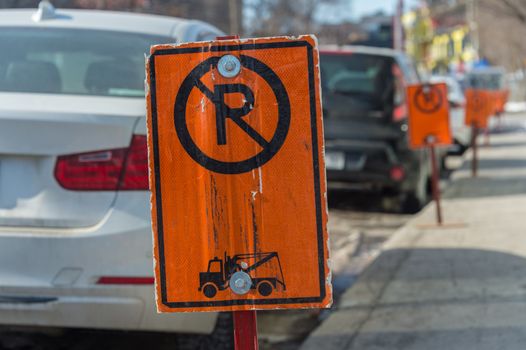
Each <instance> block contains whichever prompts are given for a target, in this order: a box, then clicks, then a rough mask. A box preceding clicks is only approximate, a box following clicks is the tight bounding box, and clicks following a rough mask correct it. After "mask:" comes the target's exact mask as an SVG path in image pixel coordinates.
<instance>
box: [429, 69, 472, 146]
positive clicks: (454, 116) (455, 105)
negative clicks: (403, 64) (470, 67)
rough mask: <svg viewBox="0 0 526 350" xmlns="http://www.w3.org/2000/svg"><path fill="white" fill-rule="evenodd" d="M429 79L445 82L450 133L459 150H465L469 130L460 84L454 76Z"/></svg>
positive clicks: (468, 140) (469, 139) (436, 76)
mask: <svg viewBox="0 0 526 350" xmlns="http://www.w3.org/2000/svg"><path fill="white" fill-rule="evenodd" d="M430 81H431V83H446V85H447V90H448V97H447V98H448V101H449V120H450V125H451V133H452V134H453V138H454V139H455V143H456V145H457V147H459V148H460V151H462V150H465V149H466V148H467V147H469V145H470V142H471V130H470V128H469V127H468V126H466V125H465V124H464V116H465V113H466V112H465V110H466V99H465V97H464V92H463V91H462V88H461V87H460V84H459V83H458V81H457V80H455V79H454V78H452V77H449V76H442V75H435V76H432V77H431V79H430Z"/></svg>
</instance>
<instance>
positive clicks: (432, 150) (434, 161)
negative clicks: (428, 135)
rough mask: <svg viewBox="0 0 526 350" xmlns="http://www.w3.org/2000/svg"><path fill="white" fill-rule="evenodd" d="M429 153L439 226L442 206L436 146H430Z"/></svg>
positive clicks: (432, 187)
mask: <svg viewBox="0 0 526 350" xmlns="http://www.w3.org/2000/svg"><path fill="white" fill-rule="evenodd" d="M429 153H430V161H431V190H432V192H433V200H434V201H435V206H436V215H437V224H438V225H442V207H441V206H440V184H439V174H438V165H437V159H436V152H435V145H434V144H433V143H430V144H429Z"/></svg>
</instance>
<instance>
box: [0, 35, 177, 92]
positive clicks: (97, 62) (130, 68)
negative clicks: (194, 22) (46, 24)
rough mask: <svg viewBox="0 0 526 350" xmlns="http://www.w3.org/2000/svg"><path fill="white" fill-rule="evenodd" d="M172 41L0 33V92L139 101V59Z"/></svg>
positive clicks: (141, 76)
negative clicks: (152, 46)
mask: <svg viewBox="0 0 526 350" xmlns="http://www.w3.org/2000/svg"><path fill="white" fill-rule="evenodd" d="M170 41H172V42H173V41H174V39H173V38H169V37H163V36H152V35H142V34H135V33H124V32H113V31H102V30H83V29H69V28H68V29H60V28H19V27H13V28H11V27H9V28H5V27H3V28H1V30H0V91H8V92H29V93H53V94H77V95H97V96H119V97H142V96H144V62H145V59H144V55H145V54H146V53H148V51H149V48H150V45H152V44H157V43H167V42H170Z"/></svg>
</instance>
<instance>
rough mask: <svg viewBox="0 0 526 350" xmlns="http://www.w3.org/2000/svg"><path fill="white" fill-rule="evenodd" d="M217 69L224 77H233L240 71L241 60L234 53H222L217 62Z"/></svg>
mask: <svg viewBox="0 0 526 350" xmlns="http://www.w3.org/2000/svg"><path fill="white" fill-rule="evenodd" d="M217 70H218V71H219V74H221V75H222V76H223V77H225V78H233V77H235V76H236V75H238V74H239V72H240V71H241V62H240V61H239V59H238V58H237V57H236V56H234V55H224V56H223V57H221V58H220V59H219V61H218V62H217Z"/></svg>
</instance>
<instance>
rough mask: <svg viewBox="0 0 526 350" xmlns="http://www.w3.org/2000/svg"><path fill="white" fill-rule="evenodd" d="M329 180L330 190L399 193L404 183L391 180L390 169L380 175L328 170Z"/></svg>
mask: <svg viewBox="0 0 526 350" xmlns="http://www.w3.org/2000/svg"><path fill="white" fill-rule="evenodd" d="M327 179H328V180H327V187H328V189H329V190H339V189H342V190H357V191H376V190H385V189H389V190H393V191H399V190H400V188H401V185H402V182H403V180H402V181H394V180H392V179H391V178H389V169H386V170H385V172H378V173H371V172H357V171H344V170H343V171H338V170H327Z"/></svg>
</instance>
